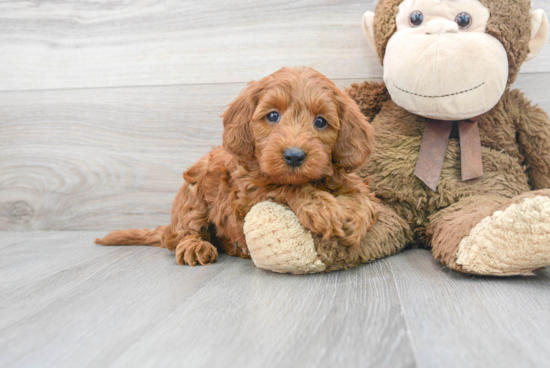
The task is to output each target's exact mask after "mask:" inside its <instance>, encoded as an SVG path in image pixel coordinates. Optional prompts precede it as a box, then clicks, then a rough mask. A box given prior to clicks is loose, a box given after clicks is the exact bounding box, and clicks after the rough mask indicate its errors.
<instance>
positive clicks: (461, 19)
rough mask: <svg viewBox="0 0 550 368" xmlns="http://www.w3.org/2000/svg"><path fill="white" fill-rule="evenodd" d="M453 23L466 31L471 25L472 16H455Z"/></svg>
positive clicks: (466, 14) (464, 14) (463, 14)
mask: <svg viewBox="0 0 550 368" xmlns="http://www.w3.org/2000/svg"><path fill="white" fill-rule="evenodd" d="M455 22H456V24H458V26H459V27H460V29H468V28H470V26H471V25H472V16H471V15H470V14H468V13H460V14H459V15H457V16H456V19H455Z"/></svg>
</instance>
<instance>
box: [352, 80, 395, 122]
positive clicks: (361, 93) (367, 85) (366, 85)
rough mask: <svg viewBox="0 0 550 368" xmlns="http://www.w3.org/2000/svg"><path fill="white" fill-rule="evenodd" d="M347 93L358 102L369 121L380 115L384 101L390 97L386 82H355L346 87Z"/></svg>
mask: <svg viewBox="0 0 550 368" xmlns="http://www.w3.org/2000/svg"><path fill="white" fill-rule="evenodd" d="M346 93H347V94H348V96H350V97H351V98H352V99H354V100H355V102H357V105H359V108H360V109H361V112H362V113H363V115H365V116H366V117H367V118H368V119H369V121H372V120H373V119H374V117H375V116H376V115H378V113H379V112H380V110H381V109H382V105H383V104H384V102H386V101H388V100H389V99H390V94H389V93H388V90H387V89H386V85H385V84H384V82H363V83H361V84H359V83H353V84H352V85H351V86H349V87H348V88H346Z"/></svg>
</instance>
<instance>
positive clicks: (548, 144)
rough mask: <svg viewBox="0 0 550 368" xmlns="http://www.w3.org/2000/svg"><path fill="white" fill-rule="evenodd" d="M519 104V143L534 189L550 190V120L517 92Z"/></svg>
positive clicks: (513, 93) (514, 95) (513, 92)
mask: <svg viewBox="0 0 550 368" xmlns="http://www.w3.org/2000/svg"><path fill="white" fill-rule="evenodd" d="M511 93H512V97H513V98H514V100H515V101H516V103H517V107H518V111H517V118H516V121H517V131H518V143H519V145H520V148H521V151H522V153H523V154H524V155H525V159H526V163H527V164H529V170H528V173H529V177H530V179H531V184H532V185H533V186H534V189H548V188H550V118H549V117H548V114H547V113H546V112H545V111H544V110H542V109H541V108H540V107H538V106H532V105H531V102H530V101H529V100H528V99H527V98H525V96H524V95H523V94H522V93H521V92H519V91H517V90H515V91H512V92H511Z"/></svg>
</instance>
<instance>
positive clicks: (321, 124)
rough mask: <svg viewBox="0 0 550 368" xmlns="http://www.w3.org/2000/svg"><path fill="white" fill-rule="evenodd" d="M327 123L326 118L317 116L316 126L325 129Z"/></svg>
mask: <svg viewBox="0 0 550 368" xmlns="http://www.w3.org/2000/svg"><path fill="white" fill-rule="evenodd" d="M327 124H328V123H327V121H326V120H325V119H324V118H322V117H320V116H318V117H316V118H315V128H317V129H324V128H325V127H326V126H327Z"/></svg>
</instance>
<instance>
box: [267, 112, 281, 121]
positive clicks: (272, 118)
mask: <svg viewBox="0 0 550 368" xmlns="http://www.w3.org/2000/svg"><path fill="white" fill-rule="evenodd" d="M265 118H266V119H267V121H269V122H270V123H278V122H279V120H281V116H280V115H279V113H278V112H277V111H271V112H270V113H269V114H267V115H266V117H265Z"/></svg>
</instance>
